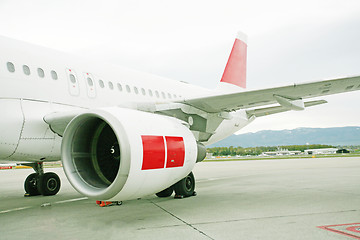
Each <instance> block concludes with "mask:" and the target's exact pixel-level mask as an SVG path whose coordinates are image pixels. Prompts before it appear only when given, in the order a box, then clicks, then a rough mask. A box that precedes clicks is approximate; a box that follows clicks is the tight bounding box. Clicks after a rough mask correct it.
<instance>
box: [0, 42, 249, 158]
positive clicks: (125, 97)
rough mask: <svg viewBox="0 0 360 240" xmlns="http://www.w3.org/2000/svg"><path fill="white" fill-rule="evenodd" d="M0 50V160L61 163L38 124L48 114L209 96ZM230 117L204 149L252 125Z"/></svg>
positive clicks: (48, 54) (67, 59)
mask: <svg viewBox="0 0 360 240" xmlns="http://www.w3.org/2000/svg"><path fill="white" fill-rule="evenodd" d="M0 49H1V51H0V52H1V54H0V113H1V118H0V160H7V161H9V160H10V161H54V160H60V158H61V156H60V146H61V137H59V136H58V135H57V134H56V133H54V132H52V131H51V129H50V127H49V125H48V124H47V123H46V122H45V121H44V120H43V118H44V116H46V115H47V114H50V113H54V112H61V111H70V110H77V109H81V108H85V109H93V108H102V107H108V106H126V105H129V104H130V103H144V102H153V103H170V102H175V101H181V100H183V99H187V98H192V97H195V96H206V95H209V94H211V93H212V91H211V90H208V89H204V88H200V87H197V86H194V85H190V84H187V83H183V82H179V81H174V80H170V79H166V78H162V77H158V76H154V75H149V74H144V73H140V72H136V71H132V70H128V69H125V68H122V67H119V66H113V65H110V64H104V63H96V61H92V62H90V61H87V60H86V59H80V58H78V57H74V56H71V55H66V54H63V53H61V52H57V51H54V50H50V49H47V48H42V47H39V46H35V45H31V44H27V43H24V42H21V41H16V40H12V39H8V38H4V37H1V38H0ZM74 78H75V79H74ZM232 115H233V118H232V119H231V120H224V121H223V122H222V124H221V125H220V126H219V128H218V130H217V131H216V133H215V134H214V135H213V136H212V137H211V138H210V140H209V141H208V142H206V143H205V144H210V143H213V142H216V141H218V140H221V139H223V138H224V137H227V136H229V135H231V134H232V133H234V132H236V131H238V130H239V129H240V128H242V127H244V126H245V125H247V124H248V123H249V122H250V121H251V120H249V119H248V118H247V116H246V113H245V112H244V111H237V112H234V113H232ZM134 121H140V122H141V121H142V120H141V119H134Z"/></svg>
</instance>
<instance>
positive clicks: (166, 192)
mask: <svg viewBox="0 0 360 240" xmlns="http://www.w3.org/2000/svg"><path fill="white" fill-rule="evenodd" d="M173 192H174V187H173V186H171V187H168V188H167V189H164V190H162V191H161V192H158V193H156V196H158V197H160V198H163V197H170V196H171V194H172V193H173Z"/></svg>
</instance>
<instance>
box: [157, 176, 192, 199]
mask: <svg viewBox="0 0 360 240" xmlns="http://www.w3.org/2000/svg"><path fill="white" fill-rule="evenodd" d="M174 191H175V198H185V197H191V196H196V192H195V178H194V174H193V173H192V172H191V173H190V174H189V175H187V176H186V177H185V178H183V179H181V180H180V181H179V182H177V183H175V184H174V185H172V186H170V187H169V188H167V189H164V190H162V191H161V192H158V193H156V196H158V197H161V198H162V197H170V196H171V194H172V193H173V192H174Z"/></svg>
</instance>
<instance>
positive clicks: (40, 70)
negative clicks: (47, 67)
mask: <svg viewBox="0 0 360 240" xmlns="http://www.w3.org/2000/svg"><path fill="white" fill-rule="evenodd" d="M37 72H38V75H39V77H41V78H43V77H45V73H44V70H42V68H38V69H37Z"/></svg>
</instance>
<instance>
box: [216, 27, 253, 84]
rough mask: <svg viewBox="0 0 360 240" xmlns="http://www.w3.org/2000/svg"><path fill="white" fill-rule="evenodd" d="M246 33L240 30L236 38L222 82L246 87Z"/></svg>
mask: <svg viewBox="0 0 360 240" xmlns="http://www.w3.org/2000/svg"><path fill="white" fill-rule="evenodd" d="M246 38H247V37H246V35H245V34H243V33H241V32H239V33H238V36H237V37H236V39H235V42H234V45H233V48H232V50H231V53H230V57H229V60H228V62H227V64H226V67H225V71H224V74H223V76H222V78H221V82H226V83H230V84H233V85H236V86H239V87H242V88H246V54H247V39H246Z"/></svg>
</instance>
